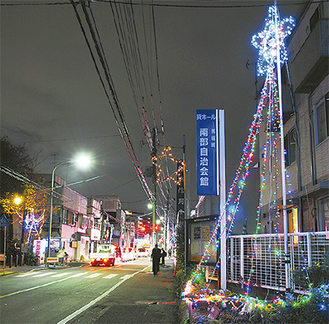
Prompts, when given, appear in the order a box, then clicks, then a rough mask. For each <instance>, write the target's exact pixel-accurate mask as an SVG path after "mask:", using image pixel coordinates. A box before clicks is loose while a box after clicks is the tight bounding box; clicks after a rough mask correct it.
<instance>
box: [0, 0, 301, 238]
mask: <svg viewBox="0 0 329 324" xmlns="http://www.w3.org/2000/svg"><path fill="white" fill-rule="evenodd" d="M136 2H137V1H136ZM300 2H301V1H294V0H289V1H288V0H282V1H278V4H279V5H281V4H284V6H280V11H281V16H282V17H286V16H288V15H295V14H296V12H297V10H298V9H299V5H293V4H294V3H300ZM23 3H24V4H29V5H19V4H23ZM54 3H57V4H56V5H53V4H54ZM139 3H141V1H139ZM143 3H144V6H141V5H136V6H133V13H134V24H135V26H136V31H137V37H138V41H139V46H140V47H139V53H140V57H141V60H142V67H143V68H142V70H140V71H139V72H138V73H137V72H136V71H135V69H131V70H130V71H133V73H134V74H133V75H132V76H130V77H132V78H136V80H139V81H140V86H141V88H143V89H144V88H146V89H147V90H146V91H145V93H139V92H138V91H137V93H136V92H133V91H132V89H131V86H130V83H129V77H128V75H127V71H126V68H125V64H124V60H123V55H122V52H121V50H120V44H119V41H118V34H117V31H116V27H115V23H117V25H119V26H121V27H122V26H123V24H124V20H122V21H120V20H118V19H116V20H114V18H113V14H112V11H111V7H110V4H109V3H105V2H102V1H100V2H98V1H94V2H92V3H91V4H90V7H91V9H92V12H93V17H94V19H95V22H96V25H97V28H98V32H99V34H100V37H101V40H102V46H103V49H104V51H105V53H106V58H107V62H108V65H109V69H110V75H111V78H112V80H113V84H114V86H115V91H116V95H117V98H118V101H119V103H120V108H121V110H122V113H123V116H124V120H125V123H126V125H127V128H128V129H129V132H130V137H131V139H132V144H133V148H134V151H135V153H136V156H137V158H138V161H139V163H140V165H141V168H142V169H143V171H145V169H146V167H147V166H150V165H151V160H150V150H149V147H148V145H147V144H146V137H145V135H144V133H143V126H142V123H141V111H142V110H141V107H142V104H143V102H144V103H145V106H146V114H147V117H148V122H149V125H150V128H153V127H154V123H153V117H152V109H151V107H152V105H153V107H154V113H155V121H156V125H157V127H158V129H159V130H160V122H161V110H160V98H161V107H162V116H163V120H164V125H165V136H164V137H163V136H162V135H160V136H159V139H160V145H162V146H159V147H158V152H159V153H160V152H161V151H162V149H163V145H171V146H173V147H176V148H173V150H172V152H173V155H174V157H175V158H176V159H180V158H182V148H181V147H182V145H183V136H184V135H185V140H186V162H187V169H188V172H187V184H188V188H187V191H188V193H189V198H190V206H191V208H192V209H193V207H194V206H195V204H196V203H197V196H196V180H195V172H196V171H195V163H196V162H195V156H196V154H195V141H196V139H195V137H196V135H195V125H196V121H195V114H196V110H197V109H214V108H218V109H224V110H225V118H226V127H225V128H226V161H227V176H226V179H227V188H228V186H229V185H230V183H231V181H232V179H233V176H234V173H235V168H236V167H237V166H238V163H239V160H240V156H241V151H242V148H243V145H244V141H245V139H246V138H247V135H248V129H249V125H250V122H251V120H252V118H253V114H254V112H255V109H256V101H255V70H254V62H255V61H256V60H257V55H258V53H257V50H256V49H254V48H253V47H252V46H251V45H250V41H251V37H252V35H254V34H256V33H258V32H259V31H260V30H261V29H262V28H263V24H264V19H265V18H266V16H267V7H266V5H272V4H273V1H266V0H260V1H247V0H246V1H234V0H232V1H220V0H218V1H216V0H214V1H188V0H186V1H179V0H176V1H159V0H158V1H156V0H155V1H154V3H155V4H160V5H159V6H158V5H157V6H155V7H153V10H154V21H155V32H156V37H155V38H154V37H153V31H154V29H153V28H154V25H153V16H152V9H151V7H150V6H149V5H148V4H149V1H146V0H145V1H144V2H143ZM6 4H14V5H11V6H7V5H6ZM37 4H39V5H37ZM50 4H52V5H50ZM286 4H289V5H286ZM164 5H166V6H164ZM227 5H228V7H224V6H227ZM182 6H187V7H182ZM199 6H203V7H199ZM208 6H213V7H212V8H210V7H208ZM119 7H120V10H122V12H124V9H123V5H121V6H117V7H116V8H119ZM0 9H1V135H7V136H8V137H9V140H10V141H11V142H13V143H14V144H24V143H25V145H26V148H27V149H28V152H29V153H30V154H31V156H35V157H36V158H37V162H38V165H37V171H39V172H44V173H50V172H51V170H52V168H53V167H54V165H55V164H57V163H59V162H61V161H65V160H68V159H70V158H71V157H72V156H74V155H75V154H77V153H79V152H81V151H85V152H89V153H90V154H91V155H92V156H93V158H94V164H93V166H92V167H91V168H90V169H89V170H88V171H77V170H76V169H75V168H74V167H73V166H67V165H66V166H64V165H63V166H61V167H59V168H58V171H57V174H59V175H60V176H62V177H63V178H64V179H66V180H67V182H68V183H71V182H75V181H79V180H83V179H89V178H93V177H97V176H102V177H100V178H98V179H96V180H93V181H88V182H85V183H82V184H79V185H74V186H72V189H74V190H76V191H78V192H79V193H81V194H82V195H84V196H86V197H88V196H90V195H112V194H113V195H118V196H119V198H120V199H121V201H122V207H123V208H124V209H132V210H135V211H140V212H147V208H146V205H147V203H148V201H147V197H146V195H145V192H144V190H143V189H142V186H141V184H140V182H139V180H138V178H137V174H136V171H135V169H134V167H133V165H132V162H131V159H130V157H129V155H128V153H127V150H126V147H125V145H124V142H123V140H122V139H121V137H120V135H119V133H118V128H117V126H116V123H115V120H114V115H113V113H112V110H111V108H110V106H109V103H108V100H107V98H106V96H105V93H104V91H103V88H102V85H101V82H100V80H99V78H98V75H97V73H96V69H95V67H94V64H93V61H92V58H91V55H90V53H89V50H88V47H87V45H86V42H85V39H84V36H83V33H82V30H81V28H80V26H79V23H78V20H77V17H76V15H75V12H74V10H73V6H72V5H71V4H70V3H69V1H48V0H46V1H42V0H36V1H2V2H1V7H0ZM77 10H78V11H79V14H80V17H81V18H82V19H84V15H83V13H82V11H81V6H80V5H79V6H77ZM125 10H126V9H125ZM122 17H124V15H122ZM85 28H86V31H88V29H87V26H86V25H85ZM144 31H145V34H144ZM129 32H130V33H131V32H132V31H131V30H130V31H129ZM135 36H136V35H135ZM155 41H156V46H155ZM127 44H128V43H127ZM155 49H156V50H155ZM135 54H136V52H135ZM128 57H129V56H128ZM247 62H248V64H247ZM158 80H159V81H160V83H159V84H160V96H161V97H160V96H159V91H158ZM261 82H262V80H261V79H259V80H258V85H259V84H261ZM135 90H136V88H135ZM134 95H135V97H134ZM134 99H135V100H134ZM136 102H137V105H138V107H136ZM152 102H153V104H152ZM257 161H258V158H257V157H256V158H255V163H256V162H257ZM251 171H252V172H251V176H250V177H249V179H248V180H247V186H246V189H245V193H244V195H243V196H242V199H241V206H240V211H239V212H238V213H237V215H236V224H237V225H236V229H233V232H235V231H237V232H238V231H239V228H240V227H241V224H242V223H243V222H244V220H245V218H248V229H249V231H253V228H254V227H253V226H254V219H255V217H256V205H257V200H258V180H257V179H258V173H259V169H252V170H251ZM147 179H148V182H149V186H150V188H151V189H152V185H151V181H150V179H149V178H147ZM171 194H172V195H174V190H171Z"/></svg>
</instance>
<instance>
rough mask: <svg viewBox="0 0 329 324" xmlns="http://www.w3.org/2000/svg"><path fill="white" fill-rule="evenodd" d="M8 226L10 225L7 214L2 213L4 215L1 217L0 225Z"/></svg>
mask: <svg viewBox="0 0 329 324" xmlns="http://www.w3.org/2000/svg"><path fill="white" fill-rule="evenodd" d="M6 226H9V221H8V219H7V217H6V215H5V214H2V216H1V217H0V227H6Z"/></svg>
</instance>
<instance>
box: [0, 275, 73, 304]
mask: <svg viewBox="0 0 329 324" xmlns="http://www.w3.org/2000/svg"><path fill="white" fill-rule="evenodd" d="M68 279H70V277H67V278H63V279H59V280H56V281H52V282H48V283H46V284H43V285H40V286H35V287H31V288H27V289H23V290H18V291H14V292H12V293H10V294H7V295H3V296H0V299H1V298H4V297H9V296H13V295H17V294H20V293H23V292H26V291H31V290H35V289H38V288H42V287H47V286H50V285H52V284H55V283H58V282H62V281H65V280H68Z"/></svg>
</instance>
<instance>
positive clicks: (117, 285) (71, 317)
mask: <svg viewBox="0 0 329 324" xmlns="http://www.w3.org/2000/svg"><path fill="white" fill-rule="evenodd" d="M148 267H149V266H147V267H145V268H144V269H143V270H141V271H144V270H145V269H147V268H148ZM138 273H140V271H137V272H135V273H133V274H132V275H129V278H131V277H133V276H134V275H136V274H138ZM124 277H126V279H122V278H124ZM122 278H121V279H122V280H120V281H119V282H118V283H117V284H116V285H114V286H113V287H112V288H110V289H109V290H107V291H105V292H104V293H103V294H102V295H100V296H98V297H97V298H95V299H93V300H92V301H91V302H90V303H88V304H86V305H85V306H83V307H81V308H80V309H78V310H76V311H75V312H74V313H72V314H71V315H69V316H66V317H65V318H63V319H62V320H61V321H59V322H58V323H57V324H66V323H67V322H69V321H70V320H71V319H73V318H74V317H76V316H78V315H80V314H81V313H82V312H84V311H85V310H87V309H88V308H90V307H91V306H93V305H95V304H96V303H97V302H99V301H100V300H102V299H103V298H104V297H106V296H107V295H108V294H110V293H111V292H112V291H113V290H115V289H116V288H117V287H119V286H120V285H121V284H123V283H124V282H125V281H126V280H128V279H129V278H128V277H127V276H123V277H122Z"/></svg>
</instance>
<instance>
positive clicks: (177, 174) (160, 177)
mask: <svg viewBox="0 0 329 324" xmlns="http://www.w3.org/2000/svg"><path fill="white" fill-rule="evenodd" d="M166 158H168V159H169V160H171V161H172V162H173V163H175V165H177V164H178V163H179V164H178V165H179V166H178V168H176V170H175V171H174V172H173V173H172V174H171V175H169V176H164V174H165V173H164V172H163V169H162V166H161V164H162V161H163V160H164V159H166ZM152 164H153V165H154V166H155V167H156V170H157V171H156V177H157V182H158V183H162V182H165V181H173V182H174V183H175V184H176V185H180V184H181V182H182V173H183V170H184V167H185V163H184V162H183V161H181V160H177V159H175V158H174V156H173V155H172V153H171V146H166V147H165V148H164V149H163V151H162V152H161V154H160V155H159V157H157V156H153V157H152Z"/></svg>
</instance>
